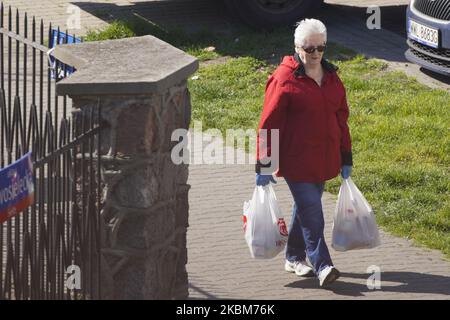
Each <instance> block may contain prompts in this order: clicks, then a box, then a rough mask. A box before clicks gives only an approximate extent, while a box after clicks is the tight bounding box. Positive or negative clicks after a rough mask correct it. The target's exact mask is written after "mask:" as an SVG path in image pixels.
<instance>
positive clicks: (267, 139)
mask: <svg viewBox="0 0 450 320" xmlns="http://www.w3.org/2000/svg"><path fill="white" fill-rule="evenodd" d="M288 100H289V94H288V92H287V90H286V88H285V87H284V86H283V85H282V84H281V83H280V82H279V81H278V80H277V79H276V78H275V77H274V76H271V77H269V80H268V81H267V84H266V93H265V97H264V107H263V111H262V113H261V120H260V122H259V125H258V134H257V140H256V141H257V143H256V166H255V171H256V172H257V173H260V172H261V167H266V168H267V167H270V166H271V161H269V160H270V159H267V157H271V156H272V152H271V151H272V150H271V142H272V140H271V131H270V130H271V129H279V142H280V144H281V141H282V137H283V131H284V125H285V122H286V112H287V105H288ZM261 129H265V130H266V132H267V134H262V133H261V132H260V130H261Z"/></svg>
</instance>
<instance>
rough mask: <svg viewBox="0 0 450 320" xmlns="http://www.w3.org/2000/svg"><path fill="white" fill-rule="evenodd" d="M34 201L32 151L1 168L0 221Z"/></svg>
mask: <svg viewBox="0 0 450 320" xmlns="http://www.w3.org/2000/svg"><path fill="white" fill-rule="evenodd" d="M33 203H34V182H33V163H32V162H31V152H28V153H27V154H26V155H24V156H23V157H22V158H20V159H19V160H17V161H16V162H14V163H12V164H10V165H9V166H7V167H5V168H3V169H0V223H3V222H4V221H6V220H8V219H9V218H11V217H13V216H15V215H16V214H18V213H20V212H21V211H23V210H24V209H26V208H27V207H29V206H30V205H32V204H33Z"/></svg>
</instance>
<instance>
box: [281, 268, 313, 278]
mask: <svg viewBox="0 0 450 320" xmlns="http://www.w3.org/2000/svg"><path fill="white" fill-rule="evenodd" d="M284 270H285V271H286V272H289V273H295V274H296V275H297V276H299V277H314V271H313V269H309V270H308V272H306V273H299V272H297V271H295V269H292V268H287V267H285V268H284Z"/></svg>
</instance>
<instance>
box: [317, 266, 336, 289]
mask: <svg viewBox="0 0 450 320" xmlns="http://www.w3.org/2000/svg"><path fill="white" fill-rule="evenodd" d="M340 276H341V274H340V272H339V271H338V270H336V269H332V270H331V272H330V273H329V274H328V275H327V277H326V278H325V279H324V280H323V282H322V284H321V285H320V286H321V287H326V286H328V285H330V284H332V283H333V282H335V281H336V280H337V279H338V278H339V277H340Z"/></svg>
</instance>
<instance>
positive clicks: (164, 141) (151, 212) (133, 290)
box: [54, 36, 198, 299]
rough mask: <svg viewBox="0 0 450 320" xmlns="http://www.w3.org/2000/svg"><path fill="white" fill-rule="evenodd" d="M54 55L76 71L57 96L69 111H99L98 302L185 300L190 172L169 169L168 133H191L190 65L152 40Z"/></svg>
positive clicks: (70, 48)
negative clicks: (101, 225) (101, 231)
mask: <svg viewBox="0 0 450 320" xmlns="http://www.w3.org/2000/svg"><path fill="white" fill-rule="evenodd" d="M54 54H55V56H56V57H57V58H58V59H60V60H61V61H63V62H64V63H66V64H69V65H73V66H74V67H75V68H76V69H77V71H76V72H75V73H74V74H73V75H71V76H70V77H68V78H66V79H64V80H62V81H61V82H59V83H58V85H57V92H58V94H61V95H62V94H68V95H69V96H70V97H71V98H72V103H73V109H74V110H82V111H85V110H90V109H92V108H94V109H95V108H98V107H100V108H101V118H102V131H101V150H100V153H101V155H102V157H101V166H102V170H101V172H102V180H103V181H102V182H103V183H104V199H103V200H104V207H103V209H102V218H103V221H104V226H105V227H104V231H105V232H104V234H103V235H102V255H103V257H102V261H103V262H104V263H103V265H102V270H103V271H102V274H103V275H102V296H103V298H112V299H183V298H187V296H188V278H187V273H186V263H187V249H186V229H187V226H188V190H189V185H188V184H187V178H188V167H187V165H185V164H181V165H175V164H174V163H173V162H172V160H171V149H172V147H173V146H174V145H175V144H176V143H177V142H172V141H171V135H172V132H173V130H175V129H178V128H184V129H188V127H189V122H190V115H191V105H190V97H189V92H188V89H187V82H186V79H187V78H188V77H189V75H191V74H192V73H194V72H195V70H196V69H197V68H198V62H197V60H196V59H195V58H193V57H191V56H189V55H187V54H185V53H184V52H182V51H180V50H178V49H176V48H174V47H172V46H170V45H168V44H167V43H164V42H163V41H161V40H159V39H157V38H154V37H152V36H144V37H138V38H128V39H122V40H111V41H100V42H92V43H82V44H75V45H73V44H72V45H61V46H57V48H56V49H55V53H54Z"/></svg>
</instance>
